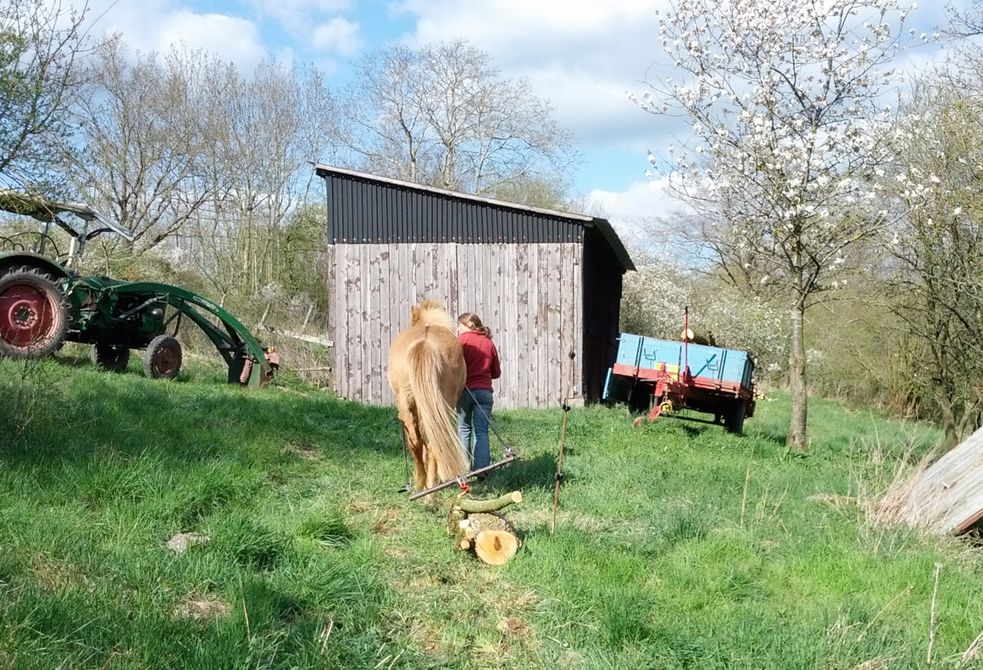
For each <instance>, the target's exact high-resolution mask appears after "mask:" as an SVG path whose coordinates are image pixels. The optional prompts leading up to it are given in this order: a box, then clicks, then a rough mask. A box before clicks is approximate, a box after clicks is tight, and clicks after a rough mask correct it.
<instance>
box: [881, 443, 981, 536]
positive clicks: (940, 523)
mask: <svg viewBox="0 0 983 670" xmlns="http://www.w3.org/2000/svg"><path fill="white" fill-rule="evenodd" d="M897 497H898V498H900V513H899V516H900V518H901V519H902V520H904V521H906V522H907V523H908V524H909V525H912V526H921V527H923V528H926V529H928V530H929V531H931V532H933V533H937V534H939V535H944V534H949V533H953V534H960V533H965V532H967V531H969V530H970V529H972V528H974V527H978V526H979V525H980V524H981V522H983V428H981V429H980V430H978V431H976V432H975V433H973V434H972V435H970V436H969V437H968V438H966V440H964V441H963V442H962V443H961V444H960V445H959V446H957V447H955V448H954V449H952V450H951V451H950V452H948V453H947V454H945V455H944V456H942V457H941V458H940V459H939V460H938V461H936V462H935V463H933V464H932V465H931V466H930V467H927V468H924V469H922V470H921V471H919V472H917V473H916V474H915V476H914V478H913V479H912V480H911V481H910V482H908V487H907V490H902V491H901V492H900V495H898V496H897ZM885 504H891V505H897V504H898V500H893V499H892V500H888V501H886V503H885Z"/></svg>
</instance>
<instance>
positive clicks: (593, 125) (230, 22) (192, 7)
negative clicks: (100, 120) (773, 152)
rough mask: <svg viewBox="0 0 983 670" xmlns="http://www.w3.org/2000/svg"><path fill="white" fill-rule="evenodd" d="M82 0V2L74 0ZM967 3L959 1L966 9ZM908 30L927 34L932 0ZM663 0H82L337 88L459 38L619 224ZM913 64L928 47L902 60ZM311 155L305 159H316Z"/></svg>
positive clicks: (631, 218)
mask: <svg viewBox="0 0 983 670" xmlns="http://www.w3.org/2000/svg"><path fill="white" fill-rule="evenodd" d="M78 1H81V0H78ZM966 2H968V0H958V1H957V4H965V3H966ZM927 4H928V7H927V8H919V9H918V10H916V11H915V12H914V14H913V19H914V21H913V22H912V23H911V25H912V26H914V27H916V28H917V29H918V30H919V31H922V30H924V31H926V32H932V31H933V30H934V28H935V26H936V25H937V24H938V23H939V22H940V21H941V20H942V16H943V13H942V8H941V4H942V3H941V2H931V1H929V2H927ZM666 5H667V2H666V0H479V1H477V2H475V1H472V2H463V1H462V0H362V1H359V0H115V2H114V1H113V0H89V7H90V17H91V18H95V17H99V18H98V21H97V23H96V25H95V28H94V32H96V33H100V32H119V33H121V34H122V35H123V37H124V39H125V41H126V42H127V43H128V44H129V45H130V46H131V47H134V48H140V49H142V50H145V51H150V50H164V49H167V48H168V46H169V45H170V44H171V43H173V42H178V41H181V42H185V43H187V44H189V45H192V46H196V47H202V48H206V49H209V50H213V51H215V52H217V53H219V54H221V55H222V56H224V57H225V58H228V59H230V60H233V61H235V62H236V63H238V64H239V65H240V66H241V67H242V68H243V69H248V68H250V67H251V66H253V65H255V63H257V62H259V61H260V60H261V59H263V58H265V57H269V56H273V57H277V58H283V59H290V60H293V61H295V62H298V63H304V64H314V65H316V66H317V67H318V68H320V69H321V70H322V71H323V72H325V74H326V75H327V76H328V78H329V81H333V82H340V81H342V80H344V79H345V78H346V77H347V76H349V72H350V67H349V63H350V62H351V61H352V60H353V59H355V58H357V57H358V56H359V55H361V54H363V53H365V52H366V51H368V50H372V49H374V48H377V47H379V46H383V45H385V44H387V43H391V42H395V41H400V42H404V43H407V44H409V45H411V46H418V45H421V44H425V43H429V42H438V41H448V40H453V39H456V38H463V39H466V40H468V41H469V42H471V43H472V44H473V45H475V46H477V47H478V48H481V49H483V50H485V51H487V52H488V53H489V54H490V55H491V56H492V59H493V61H494V62H495V64H496V66H497V67H498V68H499V69H500V70H501V71H502V72H503V74H505V75H508V76H512V77H525V78H527V79H529V81H530V82H531V83H532V84H533V86H534V87H535V90H536V91H537V92H538V94H539V95H540V97H542V98H546V99H549V100H550V101H551V103H552V104H553V106H554V108H555V110H556V117H557V120H558V121H559V122H560V123H561V124H562V125H563V126H564V127H566V128H567V129H569V130H570V131H572V132H573V133H574V136H575V143H576V146H575V148H576V150H577V152H578V153H579V154H580V155H581V157H582V159H583V162H582V164H581V167H580V168H579V170H578V171H577V173H576V175H575V183H574V186H575V189H576V191H577V192H578V193H579V194H580V195H582V196H583V197H584V199H585V202H586V203H587V205H586V207H587V208H588V209H590V210H591V211H588V212H587V213H590V214H600V215H604V216H607V217H609V218H610V219H611V220H612V221H613V222H614V223H615V224H616V225H619V226H621V227H622V229H624V227H626V226H631V225H633V222H635V221H639V220H642V219H644V218H645V217H646V216H652V215H655V214H662V213H664V212H665V208H666V198H665V194H664V192H663V191H662V188H661V184H660V183H659V182H657V181H653V180H651V179H649V178H647V177H646V176H645V170H646V168H647V167H648V163H647V161H646V151H647V149H649V148H653V149H656V150H658V149H660V148H663V147H665V146H666V145H668V144H671V143H673V139H672V127H671V125H670V124H669V123H667V122H666V121H665V120H661V119H658V118H656V117H653V116H650V115H648V114H646V113H644V112H642V111H640V110H639V109H638V108H636V107H635V106H634V105H632V104H631V103H630V102H629V101H628V99H627V96H626V91H628V90H634V91H641V90H643V87H642V81H643V80H644V79H645V77H646V73H647V71H648V70H649V67H650V66H651V65H652V64H653V63H654V62H656V61H657V60H658V59H660V58H661V51H660V49H659V46H658V41H657V39H656V38H657V19H656V14H655V11H656V9H659V8H661V7H664V6H666ZM911 58H912V62H913V63H917V64H918V66H919V67H923V66H924V65H925V64H926V63H927V62H930V61H932V60H934V59H936V58H938V49H937V48H936V47H925V48H922V49H921V50H919V51H917V52H913V53H912V54H911ZM316 158H317V157H314V159H316Z"/></svg>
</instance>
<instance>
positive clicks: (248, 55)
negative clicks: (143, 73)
mask: <svg viewBox="0 0 983 670" xmlns="http://www.w3.org/2000/svg"><path fill="white" fill-rule="evenodd" d="M82 2H83V0H76V5H78V6H81V4H82ZM87 5H88V8H89V9H88V14H87V18H88V20H89V21H92V22H93V23H92V24H91V25H90V30H91V32H92V34H94V35H99V34H113V33H119V34H120V35H122V37H123V40H124V42H125V43H126V44H127V46H128V47H129V48H131V49H134V50H139V51H142V52H148V51H155V50H156V51H167V50H168V49H170V48H171V46H172V45H180V44H185V45H188V46H189V47H193V48H200V49H203V50H205V51H209V52H211V53H215V54H218V55H219V56H221V57H222V58H225V59H227V60H230V61H232V62H234V63H235V64H236V65H238V66H239V67H241V68H242V69H244V70H248V69H251V68H253V67H255V65H256V64H257V63H258V62H259V61H260V60H262V59H263V58H264V57H265V55H266V53H267V50H266V48H265V46H264V45H263V43H262V39H261V36H260V33H259V29H258V28H257V26H256V24H255V23H254V22H253V21H251V20H250V19H247V18H243V17H240V16H234V15H231V14H218V13H204V12H196V11H193V10H192V9H188V8H186V7H184V6H183V5H181V4H178V3H177V2H175V1H174V0H89V1H88V3H87Z"/></svg>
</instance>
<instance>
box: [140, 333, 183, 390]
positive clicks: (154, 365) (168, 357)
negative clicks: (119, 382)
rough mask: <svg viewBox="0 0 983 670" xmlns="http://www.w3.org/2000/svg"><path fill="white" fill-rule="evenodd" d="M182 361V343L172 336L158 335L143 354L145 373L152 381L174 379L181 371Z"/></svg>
mask: <svg viewBox="0 0 983 670" xmlns="http://www.w3.org/2000/svg"><path fill="white" fill-rule="evenodd" d="M181 359H182V355H181V343H180V342H178V341H177V340H176V339H175V338H173V337H171V336H170V335H158V336H157V337H155V338H154V339H152V340H150V344H148V345H147V351H145V352H144V354H143V372H144V374H146V375H147V376H148V377H150V378H152V379H174V378H175V377H177V373H178V372H180V371H181Z"/></svg>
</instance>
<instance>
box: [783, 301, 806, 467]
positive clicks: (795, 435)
mask: <svg viewBox="0 0 983 670" xmlns="http://www.w3.org/2000/svg"><path fill="white" fill-rule="evenodd" d="M804 315H805V305H804V304H803V303H802V300H801V299H799V298H798V297H797V296H796V297H795V298H794V299H793V301H792V307H791V311H790V314H789V316H790V318H791V329H790V338H791V341H790V342H789V348H788V388H789V392H790V393H791V394H792V420H791V424H790V425H789V429H788V438H787V440H786V445H787V446H788V448H789V449H791V450H792V451H794V452H796V453H800V454H804V453H805V452H806V414H807V412H808V404H809V396H808V391H807V389H806V353H805V339H804V337H803V335H804V333H803V321H804Z"/></svg>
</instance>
